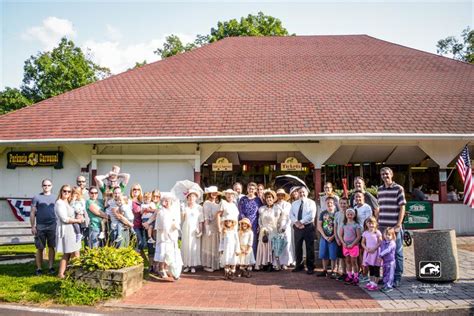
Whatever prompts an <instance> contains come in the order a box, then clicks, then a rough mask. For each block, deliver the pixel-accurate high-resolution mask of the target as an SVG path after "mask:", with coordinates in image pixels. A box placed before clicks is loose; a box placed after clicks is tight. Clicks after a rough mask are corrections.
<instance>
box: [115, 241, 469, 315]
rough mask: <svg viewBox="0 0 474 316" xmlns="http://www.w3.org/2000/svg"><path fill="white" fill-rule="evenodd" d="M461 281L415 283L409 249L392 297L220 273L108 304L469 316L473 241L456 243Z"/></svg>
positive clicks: (338, 285) (324, 282)
mask: <svg viewBox="0 0 474 316" xmlns="http://www.w3.org/2000/svg"><path fill="white" fill-rule="evenodd" d="M457 242H458V245H465V247H458V255H459V259H460V279H459V281H457V282H455V283H445V284H433V283H421V282H419V281H417V280H416V278H415V270H414V268H415V267H414V257H413V247H406V248H405V250H404V251H405V273H404V278H403V281H402V286H401V287H400V288H397V289H395V290H394V291H393V292H390V293H387V294H385V293H382V292H370V291H366V290H365V289H363V286H362V285H361V286H352V285H344V284H343V283H342V282H338V281H336V280H331V279H326V278H320V277H319V278H318V277H316V276H315V275H311V276H309V275H307V274H306V273H304V272H303V273H301V272H300V273H292V272H290V271H281V272H274V273H267V272H255V273H253V275H252V278H250V279H247V278H239V279H235V280H234V281H228V280H223V278H222V273H221V272H214V273H206V272H199V273H197V274H195V275H191V274H185V275H183V277H182V278H181V279H180V280H179V281H178V282H172V281H161V280H154V279H152V280H149V281H147V282H146V283H145V285H144V287H143V288H142V289H141V290H139V291H138V292H137V293H135V294H133V295H131V296H129V297H127V298H125V299H123V300H121V301H115V302H109V303H107V304H106V306H108V307H114V308H143V309H156V310H161V311H162V312H165V311H166V312H193V313H196V312H199V313H200V314H201V313H206V312H207V313H209V314H213V313H221V314H222V313H226V312H228V313H232V314H235V313H245V314H248V313H251V314H261V313H264V314H267V313H272V314H306V313H314V312H319V313H325V314H339V313H344V314H346V313H347V314H359V313H360V314H379V313H386V312H388V313H399V312H403V313H411V314H419V313H420V312H423V311H443V314H451V313H456V314H457V315H463V314H464V315H468V314H471V312H473V309H472V308H473V306H474V253H473V252H471V251H469V250H466V249H470V245H474V237H462V238H458V240H457Z"/></svg>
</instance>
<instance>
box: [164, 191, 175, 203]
mask: <svg viewBox="0 0 474 316" xmlns="http://www.w3.org/2000/svg"><path fill="white" fill-rule="evenodd" d="M161 200H162V201H163V200H171V201H173V202H174V201H176V200H177V198H176V195H174V194H173V193H171V192H161Z"/></svg>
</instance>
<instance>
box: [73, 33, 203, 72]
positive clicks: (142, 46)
mask: <svg viewBox="0 0 474 316" xmlns="http://www.w3.org/2000/svg"><path fill="white" fill-rule="evenodd" d="M176 35H177V36H179V38H180V39H181V40H182V41H183V43H189V42H192V41H193V40H194V36H192V35H188V34H176ZM166 36H168V35H166ZM166 36H164V37H163V38H159V39H153V40H150V41H148V42H144V43H136V44H131V45H123V44H120V42H119V41H112V40H111V41H103V42H100V41H95V40H88V41H86V42H85V43H84V44H83V45H82V47H81V48H82V49H83V50H84V51H86V50H90V55H91V57H92V60H93V61H94V62H95V63H97V64H98V65H100V66H103V67H107V68H109V69H110V70H111V71H112V73H114V74H117V73H120V72H123V71H125V70H127V69H128V68H132V67H133V66H135V63H136V62H142V61H144V60H146V61H147V63H151V62H154V61H157V60H159V59H160V57H159V56H158V55H157V54H155V53H153V52H154V51H156V49H157V48H161V47H162V46H163V43H164V41H165V38H166Z"/></svg>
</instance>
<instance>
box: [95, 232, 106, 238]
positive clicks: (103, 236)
mask: <svg viewBox="0 0 474 316" xmlns="http://www.w3.org/2000/svg"><path fill="white" fill-rule="evenodd" d="M97 238H99V239H105V234H104V232H100V234H99V237H97Z"/></svg>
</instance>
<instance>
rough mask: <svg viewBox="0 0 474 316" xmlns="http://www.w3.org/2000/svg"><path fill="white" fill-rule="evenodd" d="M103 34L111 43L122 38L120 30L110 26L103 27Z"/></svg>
mask: <svg viewBox="0 0 474 316" xmlns="http://www.w3.org/2000/svg"><path fill="white" fill-rule="evenodd" d="M105 34H106V35H107V38H108V39H110V40H111V41H117V40H119V39H121V38H122V33H121V32H120V30H119V29H118V28H115V27H113V26H112V25H110V24H107V25H106V26H105Z"/></svg>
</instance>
